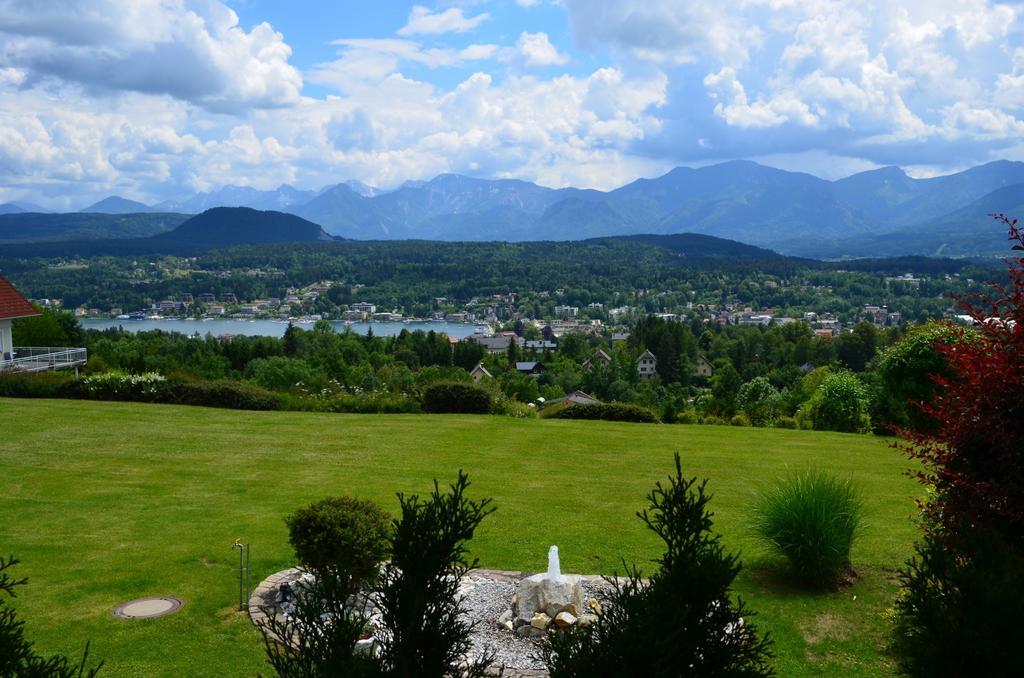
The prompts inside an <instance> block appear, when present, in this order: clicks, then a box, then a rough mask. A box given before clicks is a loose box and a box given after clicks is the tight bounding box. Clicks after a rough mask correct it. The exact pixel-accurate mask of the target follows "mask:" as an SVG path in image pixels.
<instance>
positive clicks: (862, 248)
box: [0, 160, 1024, 258]
mask: <svg viewBox="0 0 1024 678" xmlns="http://www.w3.org/2000/svg"><path fill="white" fill-rule="evenodd" d="M217 206H241V207H250V208H253V209H257V210H275V211H279V212H287V213H290V214H294V215H296V216H299V217H302V218H304V219H307V220H308V221H310V222H313V223H314V224H318V225H320V226H322V227H323V228H324V230H325V231H326V232H327V233H329V234H331V235H335V236H341V237H345V238H353V239H425V240H477V241H479V240H508V241H525V240H581V239H586V238H595V237H602V236H614V235H635V234H656V235H666V234H677V233H699V234H706V235H713V236H718V237H724V238H729V239H732V240H738V241H741V242H745V243H750V244H753V245H757V246H760V247H768V248H771V249H774V250H776V251H779V252H782V253H785V254H792V255H799V256H807V257H829V258H844V257H873V256H898V255H929V256H934V255H946V256H991V255H994V254H1005V253H1006V249H1007V248H1006V240H1005V233H1004V232H1003V230H1002V229H1001V228H1000V227H999V226H998V225H997V224H994V223H993V222H992V220H991V219H990V218H989V217H988V216H987V215H989V214H990V213H992V212H1005V213H1008V214H1010V215H1021V216H1024V163H1021V162H1011V161H1005V160H1004V161H996V162H992V163H988V164H986V165H981V166H978V167H974V168H971V169H968V170H966V171H963V172H959V173H956V174H951V175H947V176H941V177H934V178H927V179H915V178H912V177H910V176H908V175H907V174H906V173H905V172H904V171H903V170H901V169H899V168H897V167H886V168H882V169H878V170H872V171H868V172H861V173H859V174H855V175H853V176H850V177H846V178H844V179H840V180H837V181H827V180H824V179H820V178H818V177H815V176H812V175H809V174H804V173H799V172H788V171H784V170H780V169H775V168H771V167H766V166H763V165H759V164H757V163H754V162H750V161H733V162H727V163H723V164H718V165H712V166H707V167H701V168H696V169H693V168H683V167H680V168H676V169H673V170H671V171H670V172H668V173H667V174H665V175H663V176H661V177H658V178H654V179H639V180H637V181H634V182H632V183H630V184H627V185H625V186H622V187H620V188H617V189H615V190H612V191H596V190H588V189H577V188H562V189H551V188H546V187H543V186H538V185H536V184H533V183H530V182H526V181H519V180H514V179H497V180H487V179H475V178H471V177H466V176H460V175H455V174H442V175H440V176H437V177H435V178H434V179H431V180H430V181H425V182H421V181H417V182H412V181H410V182H406V183H404V184H402V185H401V186H399V187H398V188H396V189H394V190H391V191H382V190H380V189H376V188H373V187H370V186H366V185H365V184H361V183H359V182H354V181H350V182H344V183H340V184H337V185H334V186H329V187H327V188H325V189H323V190H320V191H303V190H299V189H296V188H294V187H292V186H288V185H284V186H281V187H279V188H278V189H276V190H273V191H260V190H256V189H252V188H247V187H234V186H228V187H225V188H223V189H221V190H219V191H215V192H210V193H199V194H196V195H194V196H191V197H188V198H186V199H183V200H180V201H176V202H164V203H160V204H158V205H154V206H146V205H142V204H141V203H132V202H131V201H127V200H125V199H123V198H118V197H117V196H111V197H110V198H107V199H105V200H103V201H100V202H99V203H96V204H94V205H91V206H90V207H88V208H86V210H85V211H88V212H97V211H103V210H106V211H107V212H108V213H111V214H122V215H123V214H124V213H126V212H129V211H130V212H131V213H143V212H151V211H157V212H160V213H165V212H174V213H194V212H202V211H204V210H207V209H209V208H211V207H217ZM0 210H2V207H0ZM17 216H18V215H0V232H3V226H4V222H5V220H8V219H12V218H14V217H17ZM22 216H24V215H22ZM53 216H57V215H53ZM164 230H166V228H165V229H164Z"/></svg>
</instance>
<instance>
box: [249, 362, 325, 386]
mask: <svg viewBox="0 0 1024 678" xmlns="http://www.w3.org/2000/svg"><path fill="white" fill-rule="evenodd" d="M245 376H246V377H247V378H249V379H251V380H252V381H253V382H254V383H255V384H257V385H259V386H262V387H263V388H266V389H270V390H273V391H289V390H292V389H296V388H302V387H307V388H311V389H313V390H319V389H321V388H323V386H324V383H325V382H326V381H327V378H326V376H325V375H324V374H323V372H321V371H319V370H315V369H314V368H313V367H311V366H310V365H309V364H308V363H307V362H306V361H305V360H302V359H301V358H286V357H284V356H271V357H269V358H256V359H255V360H251V361H249V364H248V365H246V368H245Z"/></svg>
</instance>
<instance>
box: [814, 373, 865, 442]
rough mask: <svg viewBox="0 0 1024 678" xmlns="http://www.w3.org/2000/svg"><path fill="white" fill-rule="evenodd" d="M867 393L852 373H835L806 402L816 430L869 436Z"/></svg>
mask: <svg viewBox="0 0 1024 678" xmlns="http://www.w3.org/2000/svg"><path fill="white" fill-rule="evenodd" d="M869 404H870V403H869V402H868V393H867V389H866V388H864V384H862V383H861V381H860V379H858V378H857V375H855V374H853V373H852V372H833V373H832V374H829V375H828V376H827V377H825V379H824V380H823V381H822V382H821V386H819V387H818V390H817V391H815V392H814V395H813V396H812V397H811V399H810V401H809V402H808V403H807V407H808V410H807V411H808V414H809V415H810V419H811V421H813V422H814V429H815V430H816V431H841V432H843V433H867V432H868V431H870V430H871V417H870V416H869V414H868V410H869Z"/></svg>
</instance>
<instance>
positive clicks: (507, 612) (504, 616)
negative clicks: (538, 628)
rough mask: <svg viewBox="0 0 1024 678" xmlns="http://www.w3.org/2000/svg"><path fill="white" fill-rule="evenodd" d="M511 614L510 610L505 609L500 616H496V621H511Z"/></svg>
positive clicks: (501, 622) (500, 622)
mask: <svg viewBox="0 0 1024 678" xmlns="http://www.w3.org/2000/svg"><path fill="white" fill-rule="evenodd" d="M512 616H513V615H512V610H505V611H504V612H502V613H501V616H500V617H498V623H499V624H504V623H505V622H507V621H512Z"/></svg>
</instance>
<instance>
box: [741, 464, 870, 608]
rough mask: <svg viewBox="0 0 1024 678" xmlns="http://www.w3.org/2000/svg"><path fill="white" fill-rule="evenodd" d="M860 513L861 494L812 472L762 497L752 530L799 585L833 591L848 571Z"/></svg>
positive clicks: (846, 482) (846, 484)
mask: <svg viewBox="0 0 1024 678" xmlns="http://www.w3.org/2000/svg"><path fill="white" fill-rule="evenodd" d="M861 512H862V501H861V498H860V494H859V492H858V491H857V489H856V488H855V487H854V485H853V483H852V482H851V481H849V480H841V479H840V478H837V477H836V476H833V475H831V474H828V473H825V472H824V471H818V470H811V471H805V472H803V473H798V474H796V475H794V476H792V477H791V478H789V479H788V480H785V481H783V482H781V483H779V484H778V485H777V486H776V487H775V488H773V489H772V490H770V491H767V492H765V493H763V494H762V495H761V496H760V498H759V500H758V503H757V506H756V508H755V511H754V525H755V529H756V531H757V533H758V535H760V537H761V538H762V539H764V540H765V541H766V542H767V543H768V544H770V545H771V546H772V547H774V548H775V549H776V550H777V551H778V552H779V553H781V554H782V555H784V556H785V557H786V558H787V559H788V560H789V563H790V566H791V567H792V569H793V572H794V574H795V575H796V576H797V577H798V578H799V579H800V580H802V581H803V582H804V583H806V584H808V585H810V586H814V587H828V588H835V587H837V586H838V585H839V583H840V579H841V577H842V576H843V574H844V571H845V570H846V569H848V568H849V566H850V548H851V547H852V546H853V540H854V538H855V537H856V535H857V530H858V527H859V525H860V520H861Z"/></svg>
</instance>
